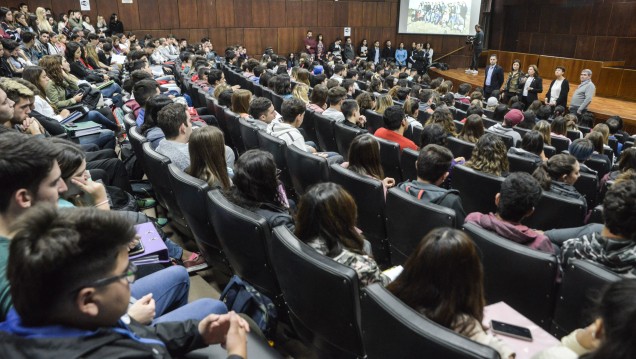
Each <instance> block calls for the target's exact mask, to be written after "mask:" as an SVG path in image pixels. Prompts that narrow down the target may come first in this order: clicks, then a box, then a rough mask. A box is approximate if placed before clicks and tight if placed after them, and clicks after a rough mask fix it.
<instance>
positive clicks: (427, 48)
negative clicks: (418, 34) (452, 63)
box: [424, 42, 433, 66]
mask: <svg viewBox="0 0 636 359" xmlns="http://www.w3.org/2000/svg"><path fill="white" fill-rule="evenodd" d="M424 58H425V61H426V64H427V66H431V64H432V63H433V48H432V47H431V43H430V42H427V43H426V44H424Z"/></svg>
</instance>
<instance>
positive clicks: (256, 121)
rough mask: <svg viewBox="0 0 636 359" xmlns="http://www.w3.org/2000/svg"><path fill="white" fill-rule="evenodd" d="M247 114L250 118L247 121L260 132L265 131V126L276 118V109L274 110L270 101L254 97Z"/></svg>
mask: <svg viewBox="0 0 636 359" xmlns="http://www.w3.org/2000/svg"><path fill="white" fill-rule="evenodd" d="M248 112H249V114H250V118H248V119H247V121H248V122H250V123H251V124H253V125H256V127H258V129H259V130H261V131H265V130H266V129H267V126H268V125H269V124H270V123H271V122H272V121H274V119H275V118H276V109H274V105H273V104H272V101H270V100H269V99H268V98H265V97H254V99H253V100H252V102H250V108H249V110H248Z"/></svg>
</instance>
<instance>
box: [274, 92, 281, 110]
mask: <svg viewBox="0 0 636 359" xmlns="http://www.w3.org/2000/svg"><path fill="white" fill-rule="evenodd" d="M272 104H274V108H275V109H276V111H278V112H280V110H281V108H282V107H283V96H281V95H279V94H276V93H274V92H273V91H272Z"/></svg>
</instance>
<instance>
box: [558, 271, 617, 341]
mask: <svg viewBox="0 0 636 359" xmlns="http://www.w3.org/2000/svg"><path fill="white" fill-rule="evenodd" d="M620 279H621V277H620V276H619V275H618V274H616V273H614V272H612V271H610V270H608V269H607V268H605V267H603V266H601V265H599V264H596V263H592V262H590V261H587V260H579V259H570V260H569V261H568V263H567V264H564V265H563V281H562V282H561V287H560V288H559V295H558V296H557V302H556V308H555V309H554V317H553V319H552V330H551V331H552V334H553V335H554V336H556V337H562V336H565V335H567V334H569V333H570V332H571V331H573V330H575V329H577V328H585V327H586V326H588V325H589V324H590V323H591V322H592V321H593V320H594V317H593V316H592V315H591V314H592V313H593V309H594V302H595V301H596V300H597V299H598V297H599V294H600V292H601V291H602V289H603V288H604V287H605V286H606V285H609V284H610V283H613V282H616V281H619V280H620Z"/></svg>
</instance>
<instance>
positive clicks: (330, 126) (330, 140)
mask: <svg viewBox="0 0 636 359" xmlns="http://www.w3.org/2000/svg"><path fill="white" fill-rule="evenodd" d="M313 117H314V121H315V125H316V137H318V143H317V145H318V146H320V150H321V151H325V152H327V151H330V152H338V145H337V144H336V136H335V132H334V126H335V125H336V121H334V120H332V119H331V118H329V117H325V116H323V115H321V114H318V113H315V112H314V114H313Z"/></svg>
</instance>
